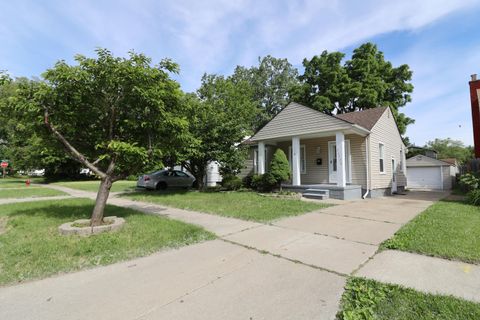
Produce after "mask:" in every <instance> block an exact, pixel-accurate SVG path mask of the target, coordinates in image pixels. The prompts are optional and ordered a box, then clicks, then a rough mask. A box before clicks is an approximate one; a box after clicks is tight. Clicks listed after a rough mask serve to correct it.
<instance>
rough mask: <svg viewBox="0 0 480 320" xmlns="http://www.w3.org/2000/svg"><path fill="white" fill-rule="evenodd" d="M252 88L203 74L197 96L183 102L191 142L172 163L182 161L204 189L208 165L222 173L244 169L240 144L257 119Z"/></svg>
mask: <svg viewBox="0 0 480 320" xmlns="http://www.w3.org/2000/svg"><path fill="white" fill-rule="evenodd" d="M252 101H253V100H252V88H251V87H250V85H249V84H248V83H247V82H245V81H239V82H236V83H235V82H233V81H232V80H230V79H228V78H225V77H223V76H217V75H204V76H203V78H202V84H201V87H200V89H199V90H198V91H197V94H196V95H193V94H189V95H186V96H185V98H184V99H183V114H185V117H186V118H187V119H188V128H187V129H188V133H189V135H190V137H191V140H190V141H189V143H188V144H186V145H184V147H183V148H178V147H177V148H176V150H175V153H171V154H170V155H169V156H170V159H171V162H172V163H179V162H181V163H182V165H183V166H185V167H186V168H187V170H188V171H190V172H191V173H192V174H193V175H194V176H195V178H196V179H197V181H198V183H199V188H200V189H202V188H203V177H204V176H205V173H206V168H207V165H208V164H209V163H210V162H212V161H217V162H219V163H220V166H221V167H222V168H223V169H222V170H223V172H224V173H230V174H235V173H237V172H238V171H239V169H241V168H243V165H244V162H243V160H244V159H245V155H246V152H245V149H244V148H245V147H244V146H242V145H240V143H241V142H242V141H243V139H244V138H245V137H246V136H248V135H250V134H251V123H252V121H253V119H254V118H255V116H256V107H255V104H254V103H253V102H252Z"/></svg>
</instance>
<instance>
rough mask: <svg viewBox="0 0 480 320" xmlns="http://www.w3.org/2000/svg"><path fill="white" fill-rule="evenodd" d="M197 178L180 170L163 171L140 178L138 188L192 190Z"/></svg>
mask: <svg viewBox="0 0 480 320" xmlns="http://www.w3.org/2000/svg"><path fill="white" fill-rule="evenodd" d="M194 182H195V178H194V177H192V176H191V175H189V174H187V173H185V172H183V171H178V170H161V171H157V172H152V173H149V174H145V175H143V176H140V177H138V181H137V188H146V189H152V190H163V189H166V188H168V187H178V188H190V187H192V186H193V183H194Z"/></svg>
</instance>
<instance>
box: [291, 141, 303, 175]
mask: <svg viewBox="0 0 480 320" xmlns="http://www.w3.org/2000/svg"><path fill="white" fill-rule="evenodd" d="M288 162H289V163H290V170H292V147H288ZM300 173H301V174H306V173H307V158H306V156H305V145H304V144H302V145H300Z"/></svg>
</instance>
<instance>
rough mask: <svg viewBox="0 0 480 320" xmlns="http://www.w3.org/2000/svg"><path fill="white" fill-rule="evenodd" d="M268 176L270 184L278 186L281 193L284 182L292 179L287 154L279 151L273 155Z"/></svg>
mask: <svg viewBox="0 0 480 320" xmlns="http://www.w3.org/2000/svg"><path fill="white" fill-rule="evenodd" d="M268 174H269V177H268V178H267V179H268V180H269V181H268V183H271V184H273V185H278V186H279V187H280V191H281V190H282V182H284V181H287V180H289V179H290V164H289V163H288V160H287V156H286V155H285V152H283V151H282V150H281V149H277V151H275V153H274V154H273V158H272V161H271V162H270V169H269V170H268Z"/></svg>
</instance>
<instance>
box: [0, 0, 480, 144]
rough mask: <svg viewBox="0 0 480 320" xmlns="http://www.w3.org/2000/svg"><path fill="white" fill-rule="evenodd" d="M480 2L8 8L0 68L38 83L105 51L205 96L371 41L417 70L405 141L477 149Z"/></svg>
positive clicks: (141, 2) (0, 15)
mask: <svg viewBox="0 0 480 320" xmlns="http://www.w3.org/2000/svg"><path fill="white" fill-rule="evenodd" d="M479 14H480V1H474V0H461V1H442V0H423V1H410V0H402V1H398V0H395V1H390V0H384V1H380V0H379V1H368V0H367V1H353V0H352V1H340V0H338V1H335V0H328V1H327V0H306V1H293V0H292V1H288V0H286V1H275V2H274V1H263V0H239V1H228V0H224V1H218V0H213V1H208V0H206V1H193V0H192V1H190V0H187V1H182V0H177V1H154V0H137V1H133V0H131V1H113V0H97V1H92V0H83V1H78V0H77V1H70V0H64V1H52V0H43V1H33V0H31V1H24V0H17V1H7V0H2V1H1V2H0V21H2V23H1V24H0V70H7V71H8V72H9V73H10V74H12V75H14V76H28V77H31V76H39V75H40V74H41V73H42V72H43V71H45V69H47V68H49V67H51V66H52V65H53V64H54V63H55V61H57V60H59V59H65V60H67V61H72V58H73V56H74V55H75V54H77V53H81V54H84V55H92V53H93V50H94V49H95V48H96V47H106V48H108V49H110V50H112V51H113V52H114V53H115V54H116V55H125V54H126V52H127V51H129V50H130V49H134V50H135V51H138V52H144V53H146V54H147V55H149V56H151V57H152V58H153V59H154V61H159V60H160V59H161V58H163V57H170V58H172V59H173V60H175V61H176V62H178V63H179V64H180V66H181V74H180V75H179V76H178V77H177V79H178V80H179V82H180V83H181V84H182V87H183V89H184V90H186V91H193V90H195V89H196V88H197V87H198V85H199V81H200V77H201V75H202V74H203V73H204V72H207V73H220V74H230V73H231V72H232V70H233V68H234V67H235V66H236V65H245V66H250V65H252V64H255V63H256V61H257V58H258V57H259V56H264V55H267V54H271V55H273V56H275V57H279V58H288V60H289V61H290V62H291V63H292V64H293V65H295V66H297V67H301V61H302V60H303V58H305V57H308V58H311V57H312V56H313V55H316V54H319V53H321V52H322V51H323V50H329V51H333V50H339V51H343V52H345V53H347V54H350V53H351V51H352V50H353V49H354V48H355V47H357V46H358V45H359V44H361V43H363V42H366V41H373V42H375V43H376V44H377V45H378V47H379V48H380V50H382V51H383V52H384V54H385V56H386V58H387V59H388V60H390V61H392V62H393V63H394V65H399V64H403V63H406V64H409V65H410V67H411V69H412V70H413V71H414V77H413V84H414V86H415V91H414V93H413V102H412V103H410V104H408V105H407V107H405V108H404V109H403V111H404V112H405V113H406V114H407V115H408V116H410V117H412V118H414V119H416V124H414V125H412V126H410V127H409V128H408V132H407V135H408V136H409V137H410V140H411V141H413V142H414V143H416V144H419V145H422V144H423V143H425V142H426V141H428V140H432V139H434V138H446V137H451V138H453V139H459V140H462V141H464V142H465V143H466V144H472V141H473V137H472V127H471V114H470V101H469V91H468V81H469V79H470V74H472V73H479V74H480V41H479V40H480V34H479V33H478V17H479Z"/></svg>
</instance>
